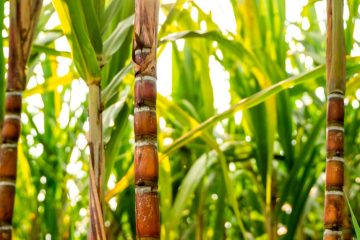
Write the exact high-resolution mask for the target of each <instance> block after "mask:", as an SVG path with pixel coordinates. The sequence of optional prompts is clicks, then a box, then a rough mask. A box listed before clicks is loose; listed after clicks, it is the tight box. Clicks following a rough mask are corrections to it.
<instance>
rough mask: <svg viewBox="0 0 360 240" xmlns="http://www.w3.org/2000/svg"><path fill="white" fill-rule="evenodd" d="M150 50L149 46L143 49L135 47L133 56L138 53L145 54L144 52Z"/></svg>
mask: <svg viewBox="0 0 360 240" xmlns="http://www.w3.org/2000/svg"><path fill="white" fill-rule="evenodd" d="M149 52H151V48H143V49H136V50H135V56H136V55H140V54H144V53H145V54H146V53H149Z"/></svg>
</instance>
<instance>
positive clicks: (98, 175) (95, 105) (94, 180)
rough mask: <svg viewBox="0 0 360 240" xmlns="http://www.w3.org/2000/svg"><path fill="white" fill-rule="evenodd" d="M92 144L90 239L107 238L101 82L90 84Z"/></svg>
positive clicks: (90, 133) (90, 144) (90, 143)
mask: <svg viewBox="0 0 360 240" xmlns="http://www.w3.org/2000/svg"><path fill="white" fill-rule="evenodd" d="M89 146H90V231H89V239H91V240H102V239H106V238H105V228H104V218H103V196H104V189H103V185H104V184H103V179H104V178H103V173H104V166H105V161H104V144H103V139H102V104H101V87H100V82H98V81H96V83H94V84H91V85H89Z"/></svg>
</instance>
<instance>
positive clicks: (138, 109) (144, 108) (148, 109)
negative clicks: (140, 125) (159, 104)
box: [134, 106, 156, 113]
mask: <svg viewBox="0 0 360 240" xmlns="http://www.w3.org/2000/svg"><path fill="white" fill-rule="evenodd" d="M134 112H135V113H140V112H153V113H156V110H155V109H154V108H151V107H149V106H141V107H136V108H135V109H134Z"/></svg>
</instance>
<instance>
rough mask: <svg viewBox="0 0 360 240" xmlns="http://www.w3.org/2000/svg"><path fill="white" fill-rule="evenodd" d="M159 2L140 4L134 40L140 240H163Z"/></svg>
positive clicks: (138, 0) (143, 0)
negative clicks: (158, 99)
mask: <svg viewBox="0 0 360 240" xmlns="http://www.w3.org/2000/svg"><path fill="white" fill-rule="evenodd" d="M158 12H159V0H136V1H135V23H134V32H135V33H134V39H133V62H134V69H135V92H134V98H135V100H134V132H135V217H136V235H137V238H138V239H160V210H159V196H158V171H159V164H158V153H157V121H156V77H157V76H156V50H157V26H158Z"/></svg>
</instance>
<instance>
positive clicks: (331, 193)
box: [325, 190, 344, 196]
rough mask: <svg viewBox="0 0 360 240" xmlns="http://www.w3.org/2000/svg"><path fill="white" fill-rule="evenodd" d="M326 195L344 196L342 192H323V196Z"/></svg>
mask: <svg viewBox="0 0 360 240" xmlns="http://www.w3.org/2000/svg"><path fill="white" fill-rule="evenodd" d="M327 195H337V196H344V192H343V191H335V190H333V191H325V196H327Z"/></svg>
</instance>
